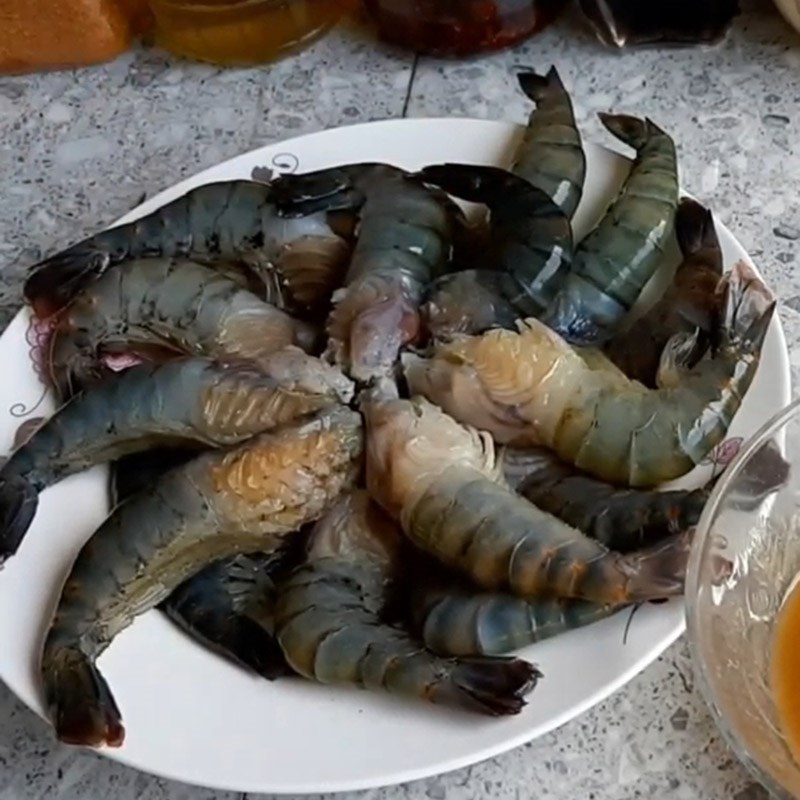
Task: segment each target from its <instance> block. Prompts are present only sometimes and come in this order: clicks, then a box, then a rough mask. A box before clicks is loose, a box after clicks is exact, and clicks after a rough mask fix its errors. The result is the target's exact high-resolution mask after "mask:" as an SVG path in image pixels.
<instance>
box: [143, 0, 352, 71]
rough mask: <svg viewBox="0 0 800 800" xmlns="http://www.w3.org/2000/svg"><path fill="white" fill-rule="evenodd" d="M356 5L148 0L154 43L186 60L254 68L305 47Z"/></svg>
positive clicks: (328, 0) (345, 1)
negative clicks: (154, 37) (153, 19)
mask: <svg viewBox="0 0 800 800" xmlns="http://www.w3.org/2000/svg"><path fill="white" fill-rule="evenodd" d="M356 3H357V0H234V1H233V2H232V1H231V0H203V1H202V2H197V1H196V0H152V8H153V12H154V14H155V17H156V41H157V42H158V44H160V45H161V46H162V47H165V48H167V49H168V50H171V51H172V52H173V53H177V54H178V55H181V56H186V57H187V58H194V59H198V60H201V61H213V62H215V63H217V64H231V65H235V64H240V65H244V64H257V63H261V62H265V61H273V60H275V59H277V58H282V57H283V56H285V55H288V54H289V53H291V52H294V51H295V50H298V49H300V48H301V47H303V46H305V45H307V44H309V43H311V42H312V41H313V40H314V39H316V38H317V37H318V36H319V35H320V34H322V33H324V32H325V31H326V30H328V28H330V27H331V26H332V25H334V24H335V23H336V22H338V21H339V19H340V18H341V17H342V16H343V15H344V14H345V13H346V12H347V11H349V10H351V9H352V8H353V7H354V6H355V4H356Z"/></svg>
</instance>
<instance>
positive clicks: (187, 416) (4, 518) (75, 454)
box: [0, 358, 338, 562]
mask: <svg viewBox="0 0 800 800" xmlns="http://www.w3.org/2000/svg"><path fill="white" fill-rule="evenodd" d="M337 400H338V398H337V396H336V394H335V393H334V391H333V390H332V388H331V387H329V386H325V385H324V384H322V385H317V383H316V382H315V381H313V380H312V381H309V382H308V384H307V385H306V386H304V385H303V383H302V377H301V376H298V379H297V380H296V381H295V383H294V385H291V384H290V385H288V386H283V385H281V384H280V383H278V382H277V381H275V380H274V379H272V378H270V377H268V376H266V375H264V374H262V373H261V372H259V371H258V370H256V369H253V368H251V367H246V366H241V365H238V366H233V367H223V366H221V365H218V364H215V363H213V362H211V361H208V360H206V359H202V358H192V359H180V360H177V361H171V362H168V363H166V364H163V365H161V366H156V367H153V366H151V365H147V366H139V367H133V368H132V369H130V370H127V371H126V372H123V373H122V374H120V375H119V376H115V377H114V378H110V379H109V380H107V381H105V382H104V383H102V384H100V385H99V386H98V387H96V388H95V389H92V390H89V391H87V392H86V393H84V394H80V395H77V396H76V397H75V398H73V399H72V400H71V401H70V402H68V403H67V404H66V405H64V406H62V407H61V408H60V409H59V410H58V411H57V412H56V413H55V414H54V415H53V416H52V417H51V418H50V419H49V420H48V421H47V422H46V423H45V424H44V425H43V426H42V427H41V428H39V430H38V431H36V433H34V434H33V436H32V437H31V438H30V439H28V441H27V442H25V443H24V444H23V445H22V446H21V447H19V448H18V449H17V450H16V451H15V452H14V453H13V454H12V455H11V457H10V458H9V460H8V461H6V463H5V464H4V465H3V467H2V468H1V469H0V562H2V561H3V560H5V559H6V558H8V557H9V556H10V555H13V554H14V553H15V552H16V551H17V548H18V547H19V545H20V542H21V541H22V538H23V536H24V535H25V532H26V530H27V529H28V526H29V525H30V522H31V520H32V519H33V515H34V514H35V512H36V507H37V504H38V496H39V493H40V492H41V491H43V490H44V489H45V488H47V487H48V486H51V485H52V484H54V483H57V482H58V481H60V480H62V479H63V478H66V477H67V476H68V475H72V474H74V473H76V472H80V471H82V470H85V469H89V468H90V467H92V466H94V465H95V464H100V463H103V462H105V461H111V460H114V459H116V458H119V457H120V456H122V455H125V454H126V453H132V452H137V451H141V450H146V449H148V448H150V447H152V446H154V445H156V444H159V443H160V444H162V445H164V444H169V445H173V446H181V445H183V446H194V447H195V448H197V447H202V446H206V447H210V446H225V445H231V444H236V443H237V442H242V441H244V440H245V439H248V438H249V437H251V436H253V435H254V434H256V433H261V432H263V431H267V430H271V429H273V428H276V427H278V426H280V425H282V424H285V423H287V422H290V421H292V420H294V419H296V418H297V417H302V416H304V415H306V414H311V413H313V412H315V411H319V410H321V409H323V408H325V407H327V406H331V405H333V404H334V403H336V402H337Z"/></svg>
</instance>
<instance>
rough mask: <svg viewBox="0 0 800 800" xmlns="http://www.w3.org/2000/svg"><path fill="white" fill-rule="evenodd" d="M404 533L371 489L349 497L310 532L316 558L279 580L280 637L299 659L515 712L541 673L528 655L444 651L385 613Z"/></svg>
mask: <svg viewBox="0 0 800 800" xmlns="http://www.w3.org/2000/svg"><path fill="white" fill-rule="evenodd" d="M401 543H402V534H401V532H400V531H399V530H398V529H397V528H396V527H395V524H394V523H393V522H392V521H391V520H390V519H388V518H387V517H386V516H385V514H384V513H383V512H382V511H381V510H380V509H379V508H377V507H376V506H374V505H373V504H372V503H371V501H370V500H369V497H368V496H367V494H366V493H365V492H357V493H355V494H352V495H350V496H348V497H346V498H344V499H343V500H341V501H340V502H339V503H338V504H337V505H336V506H335V507H334V508H333V509H332V510H331V511H330V512H328V514H327V516H325V517H323V519H322V520H320V521H319V522H318V523H317V525H316V527H315V529H314V531H313V532H312V534H311V541H310V550H309V556H308V563H307V564H306V565H305V566H303V567H301V568H300V569H299V570H298V571H297V572H296V573H295V574H294V575H292V577H291V578H290V579H289V580H288V581H287V582H286V583H284V584H283V585H281V586H280V587H279V596H278V600H277V603H276V608H275V626H276V632H277V637H278V642H279V644H280V646H281V648H282V650H283V652H284V655H285V656H286V659H287V661H288V662H289V664H290V665H291V667H292V668H293V669H294V670H296V671H297V672H299V673H300V674H301V675H304V676H305V677H306V678H310V679H311V680H315V681H318V682H319V683H325V684H350V685H355V686H359V687H361V688H364V689H372V690H381V691H387V692H390V693H391V694H396V695H400V696H403V697H411V698H418V699H422V700H427V701H428V702H432V703H442V704H446V705H451V706H457V707H460V708H465V709H469V710H472V711H478V712H481V713H484V714H492V715H501V714H516V713H518V712H519V711H520V710H521V709H522V708H523V706H524V705H525V700H524V698H525V695H527V694H528V692H530V691H531V690H532V689H533V687H534V686H535V684H536V681H537V679H538V678H539V677H540V676H539V672H538V670H537V669H536V668H535V667H534V666H533V665H532V664H529V663H527V662H526V661H522V660H521V659H500V658H493V659H490V658H470V659H443V658H439V657H438V656H435V655H434V654H432V653H430V652H428V651H427V650H425V648H424V647H423V646H422V645H421V644H419V643H418V642H416V641H414V640H413V639H412V638H411V637H410V636H409V635H408V633H406V632H405V631H404V630H402V629H400V628H398V627H394V626H392V625H389V624H387V623H385V622H383V621H382V612H383V610H384V607H385V605H386V600H387V596H388V595H389V594H390V592H391V589H392V583H393V580H394V578H395V576H396V573H397V570H398V562H399V560H400V559H399V553H400V545H401Z"/></svg>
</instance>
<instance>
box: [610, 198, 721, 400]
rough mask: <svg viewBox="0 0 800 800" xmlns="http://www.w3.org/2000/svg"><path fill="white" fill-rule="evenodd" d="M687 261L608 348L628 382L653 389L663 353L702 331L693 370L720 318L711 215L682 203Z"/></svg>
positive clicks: (678, 225)
mask: <svg viewBox="0 0 800 800" xmlns="http://www.w3.org/2000/svg"><path fill="white" fill-rule="evenodd" d="M675 232H676V233H677V236H678V243H679V245H680V248H681V252H682V254H683V261H682V263H681V264H680V266H679V267H678V269H677V272H676V273H675V279H674V280H673V282H672V285H671V286H670V287H669V288H668V289H667V291H666V292H665V293H664V296H663V297H662V298H661V299H660V300H659V301H658V302H657V303H656V304H655V305H654V306H653V308H651V309H650V311H648V312H647V313H646V314H645V315H644V316H642V317H640V318H639V319H638V320H636V322H634V323H633V325H632V326H631V327H630V328H629V329H628V330H627V331H623V332H621V333H619V334H617V335H616V336H615V337H614V338H613V339H612V340H611V341H610V342H609V343H608V346H607V347H606V353H607V355H608V357H609V358H610V359H611V360H612V361H613V362H614V363H615V364H616V365H617V366H618V367H619V368H620V369H621V370H622V371H623V372H624V373H625V374H626V375H627V376H628V377H630V378H632V379H633V380H637V381H639V382H640V383H643V384H644V385H645V386H649V387H651V388H654V387H655V385H656V373H657V372H658V366H659V362H660V360H661V354H662V352H663V351H664V348H665V347H666V344H667V342H668V341H669V340H670V339H671V338H672V337H673V336H674V335H675V334H677V333H691V332H692V331H694V330H695V329H699V331H700V332H701V336H699V337H698V347H697V348H696V351H694V352H691V353H690V354H689V357H688V358H687V364H686V366H693V365H694V364H696V363H697V362H698V361H699V360H700V358H702V356H703V354H704V353H705V351H706V349H707V346H708V345H709V344H713V343H711V342H710V341H709V340H710V339H711V336H712V334H713V333H714V331H716V330H717V328H718V326H719V318H720V315H721V313H722V307H721V300H722V293H721V292H719V291H718V286H719V282H720V279H721V278H722V250H721V249H720V244H719V239H718V238H717V233H716V231H715V230H714V219H713V217H712V216H711V212H710V211H708V210H707V209H705V208H703V206H701V205H700V204H699V203H698V202H696V201H695V200H689V199H688V198H684V199H683V200H682V201H681V203H680V205H679V206H678V213H677V215H676V217H675Z"/></svg>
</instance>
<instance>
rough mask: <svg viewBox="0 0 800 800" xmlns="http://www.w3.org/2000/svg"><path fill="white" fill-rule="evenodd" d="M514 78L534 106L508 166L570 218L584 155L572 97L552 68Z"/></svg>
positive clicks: (575, 204) (582, 176)
mask: <svg viewBox="0 0 800 800" xmlns="http://www.w3.org/2000/svg"><path fill="white" fill-rule="evenodd" d="M517 77H518V79H519V84H520V87H521V88H522V91H523V92H525V94H526V95H527V96H528V97H529V98H530V99H531V100H533V102H534V103H536V109H535V110H534V111H533V113H532V114H531V116H530V120H529V122H528V127H527V129H526V131H525V136H524V137H523V140H522V144H520V146H519V149H518V150H517V153H516V157H515V161H514V166H513V167H512V169H513V171H514V173H515V174H517V175H519V176H520V177H521V178H524V179H525V180H527V181H529V182H530V183H531V184H533V185H534V186H536V187H537V188H539V189H541V190H542V191H543V192H545V193H546V194H547V195H548V196H549V197H550V198H552V200H553V202H554V203H556V205H558V206H560V208H561V210H562V211H563V212H564V214H566V216H567V217H568V218H570V217H572V216H573V214H574V213H575V209H576V208H577V207H578V204H579V203H580V199H581V195H582V194H583V182H584V180H585V178H586V155H585V154H584V152H583V145H582V143H581V134H580V131H579V130H578V126H577V124H576V122H575V113H574V111H573V109H572V100H570V97H569V94H568V93H567V90H566V89H565V88H564V84H563V83H562V82H561V78H560V76H559V74H558V71H557V70H556V68H555V67H552V68H551V69H550V71H549V72H548V73H547V75H545V76H542V75H537V74H536V73H535V72H523V73H520V74H519V75H518V76H517Z"/></svg>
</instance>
